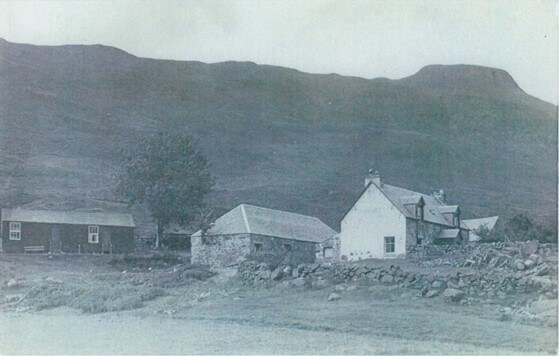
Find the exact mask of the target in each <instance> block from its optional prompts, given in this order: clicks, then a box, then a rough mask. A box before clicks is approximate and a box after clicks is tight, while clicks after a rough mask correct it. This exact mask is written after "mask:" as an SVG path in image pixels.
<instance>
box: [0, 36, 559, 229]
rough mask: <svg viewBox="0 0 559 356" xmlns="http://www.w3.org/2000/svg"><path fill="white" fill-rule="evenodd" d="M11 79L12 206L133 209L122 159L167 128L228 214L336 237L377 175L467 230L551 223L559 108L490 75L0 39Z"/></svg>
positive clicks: (7, 183)
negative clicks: (117, 183)
mask: <svg viewBox="0 0 559 356" xmlns="http://www.w3.org/2000/svg"><path fill="white" fill-rule="evenodd" d="M0 78H1V80H0V127H1V128H2V130H1V132H0V146H1V147H0V148H1V150H2V151H1V154H0V189H1V190H0V199H2V202H3V205H16V204H26V205H27V206H38V207H41V206H49V207H53V208H55V207H56V208H60V207H63V208H73V207H100V208H116V209H124V208H125V205H123V204H121V203H118V202H117V201H116V200H117V199H116V198H115V197H114V195H113V194H112V191H111V184H112V183H111V182H112V180H111V175H112V174H114V173H116V172H117V170H118V165H119V157H118V155H117V154H115V153H116V150H117V149H118V148H120V147H125V146H129V145H131V144H133V143H134V142H135V141H136V139H137V138H138V137H139V136H143V135H146V134H149V133H150V132H153V131H154V130H157V129H161V128H167V129H174V130H177V129H179V130H185V131H191V132H194V133H196V134H197V135H198V136H199V138H200V141H201V145H202V148H203V150H204V152H205V153H206V154H207V155H208V156H209V158H210V161H211V163H212V170H213V172H214V174H215V175H216V177H217V181H216V183H217V184H216V187H215V188H216V190H215V193H214V194H213V195H212V197H211V204H212V205H213V206H215V207H217V208H218V209H220V210H222V209H228V208H231V207H233V206H234V205H237V204H238V203H240V202H247V203H255V204H261V205H264V206H269V207H273V208H280V209H287V210H291V211H295V212H301V213H305V214H313V215H317V216H319V217H321V218H322V219H323V220H324V221H326V222H327V223H328V224H330V225H331V226H333V227H335V228H338V222H339V219H340V218H341V216H342V215H343V213H344V212H345V211H346V210H347V209H348V208H349V207H350V206H351V204H352V202H353V200H354V199H355V197H356V196H357V194H358V193H359V191H360V190H361V188H362V178H363V177H364V174H365V173H366V171H367V169H368V167H369V166H371V165H373V166H374V167H376V168H378V169H380V170H381V172H382V173H383V174H384V175H385V176H386V178H387V181H388V182H390V183H392V184H395V185H401V186H404V187H408V188H410V189H416V190H420V191H425V192H429V191H431V190H434V189H439V188H444V189H445V190H447V192H448V193H449V197H450V199H451V200H452V201H454V202H458V203H460V204H461V205H462V206H463V209H462V210H463V211H464V214H465V216H466V217H469V216H478V215H482V214H501V215H503V214H505V215H506V214H510V213H511V212H514V211H520V210H528V211H531V212H532V213H533V214H534V215H539V216H540V217H543V218H551V217H552V216H554V215H555V212H556V208H555V207H556V187H557V183H556V147H557V126H556V125H557V116H556V115H557V114H556V112H557V108H556V107H555V106H553V105H550V104H547V103H544V102H541V101H539V100H537V99H535V98H533V97H530V96H528V95H526V94H525V93H524V92H522V91H521V90H520V89H519V88H518V86H517V85H516V83H514V80H513V79H512V78H510V76H509V75H508V74H507V73H506V72H503V71H499V70H495V69H489V68H483V67H472V66H451V67H446V66H435V67H427V68H424V69H423V70H421V71H420V72H419V73H417V74H416V75H414V76H412V77H409V78H405V79H403V80H398V81H391V80H386V79H373V80H365V79H360V78H352V77H342V76H338V75H311V74H306V73H301V72H298V71H295V70H292V69H286V68H279V67H271V66H260V65H256V64H253V63H238V62H226V63H219V64H203V63H197V62H177V61H162V60H151V59H142V58H137V57H134V56H131V55H129V54H127V53H125V52H122V51H120V50H118V49H114V48H110V47H104V46H62V47H37V46H29V45H16V44H11V43H8V42H5V41H1V40H0ZM142 219H143V218H140V220H142Z"/></svg>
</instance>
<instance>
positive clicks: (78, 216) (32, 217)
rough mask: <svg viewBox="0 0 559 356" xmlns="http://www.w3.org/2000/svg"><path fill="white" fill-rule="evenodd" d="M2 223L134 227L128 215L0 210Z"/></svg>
mask: <svg viewBox="0 0 559 356" xmlns="http://www.w3.org/2000/svg"><path fill="white" fill-rule="evenodd" d="M2 220H3V221H21V222H36V223H49V224H78V225H105V226H125V227H135V226H136V224H135V222H134V218H133V217H132V215H130V214H113V213H87V212H78V211H54V210H27V209H19V208H18V209H2Z"/></svg>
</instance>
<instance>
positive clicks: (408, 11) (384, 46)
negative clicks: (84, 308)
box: [0, 0, 559, 104]
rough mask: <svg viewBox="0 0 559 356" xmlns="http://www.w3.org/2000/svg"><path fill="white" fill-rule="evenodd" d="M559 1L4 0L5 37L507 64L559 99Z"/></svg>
mask: <svg viewBox="0 0 559 356" xmlns="http://www.w3.org/2000/svg"><path fill="white" fill-rule="evenodd" d="M555 1H556V0H506V1H500V0H493V1H491V0H444V1H438V0H429V1H427V0H405V1H402V0H390V1H389V0H383V1H373V0H371V1H358V0H354V1H341V0H335V1H330V0H328V1H327V0H323V1H309V0H299V1H295V0H290V1H288V0H285V1H264V0H261V1H256V0H252V1H248V0H243V1H240V0H239V1H236V0H227V1H212V0H206V1H169V0H168V1H155V0H152V1H135V0H125V1H106V0H105V1H77V0H74V1H56V0H50V1H7V0H0V37H2V38H4V39H6V40H8V41H12V42H18V43H31V44H37V45H61V44H104V45H108V46H114V47H118V48H120V49H123V50H125V51H127V52H129V53H132V54H134V55H136V56H140V57H150V58H163V59H176V60H197V61H202V62H208V63H214V62H222V61H228V60H236V61H252V62H256V63H258V64H271V65H280V66H284V67H290V68H296V69H299V70H301V71H305V72H310V73H338V74H342V75H351V76H358V77H364V78H377V77H387V78H391V79H399V78H403V77H406V76H409V75H412V74H414V73H415V72H417V71H418V70H419V69H421V68H422V67H423V66H425V65H428V64H475V65H482V66H489V67H496V68H500V69H504V70H506V71H508V72H509V73H510V74H511V75H512V76H513V78H514V79H515V80H516V81H517V83H518V84H519V85H520V87H521V88H522V89H524V91H526V92H527V93H528V94H531V95H534V96H536V97H538V98H540V99H543V100H546V101H548V102H552V103H555V104H557V102H558V82H559V80H558V78H559V77H558V60H559V57H558V56H559V54H558V35H557V32H558V30H557V24H558V20H557V19H558V17H557V14H558V11H557V4H556V2H555Z"/></svg>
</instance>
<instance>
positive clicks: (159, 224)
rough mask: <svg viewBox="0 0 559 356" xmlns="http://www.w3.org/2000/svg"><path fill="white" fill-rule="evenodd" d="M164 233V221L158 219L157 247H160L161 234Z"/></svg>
mask: <svg viewBox="0 0 559 356" xmlns="http://www.w3.org/2000/svg"><path fill="white" fill-rule="evenodd" d="M162 234H163V223H162V222H161V221H160V220H157V234H156V235H155V248H156V249H159V244H160V241H161V235H162Z"/></svg>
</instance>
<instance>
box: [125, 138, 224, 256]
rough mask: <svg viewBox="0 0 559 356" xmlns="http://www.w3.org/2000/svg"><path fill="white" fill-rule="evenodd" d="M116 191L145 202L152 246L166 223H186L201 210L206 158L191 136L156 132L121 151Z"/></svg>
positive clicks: (208, 180) (207, 185)
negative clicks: (151, 222)
mask: <svg viewBox="0 0 559 356" xmlns="http://www.w3.org/2000/svg"><path fill="white" fill-rule="evenodd" d="M123 156H124V164H123V168H124V169H123V171H122V173H121V174H120V176H119V177H118V183H117V193H119V194H120V195H121V196H123V197H124V198H126V199H128V200H129V202H130V204H134V203H145V204H146V205H147V207H148V209H149V210H150V212H151V215H152V217H153V218H154V219H155V221H156V222H157V236H156V240H155V245H156V247H159V241H160V237H161V235H162V233H163V229H165V228H166V227H167V226H168V225H169V224H170V223H177V224H179V225H185V224H189V223H191V222H192V221H194V219H196V217H197V216H198V215H199V213H200V212H201V211H202V209H203V207H204V197H205V196H206V195H207V194H208V193H209V192H210V191H211V187H212V183H213V180H212V177H211V175H210V173H209V170H208V161H207V160H206V158H205V157H204V155H202V153H201V152H200V151H199V150H198V148H197V141H196V139H195V138H194V137H192V136H190V135H184V134H174V133H159V134H156V135H155V136H153V137H148V138H145V139H143V140H141V141H140V142H139V144H138V146H137V147H136V148H135V149H132V150H128V151H125V152H124V154H123Z"/></svg>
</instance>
